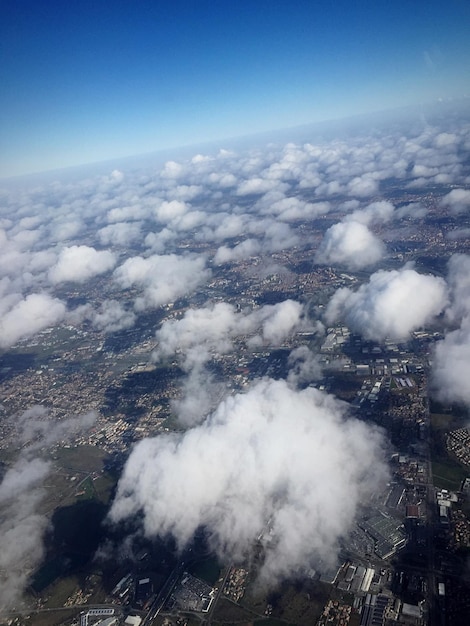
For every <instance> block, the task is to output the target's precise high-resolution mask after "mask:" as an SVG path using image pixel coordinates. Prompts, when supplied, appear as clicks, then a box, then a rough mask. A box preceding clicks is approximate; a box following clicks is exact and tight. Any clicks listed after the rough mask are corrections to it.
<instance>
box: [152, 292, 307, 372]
mask: <svg viewBox="0 0 470 626" xmlns="http://www.w3.org/2000/svg"><path fill="white" fill-rule="evenodd" d="M302 316H303V307H302V305H301V304H299V303H298V302H295V301H294V300H285V301H284V302H280V303H278V304H274V305H265V306H262V307H259V308H257V309H253V310H252V311H250V310H245V311H237V309H236V308H235V307H234V306H233V305H231V304H228V303H226V302H218V303H216V304H214V305H210V306H208V307H205V308H200V309H189V310H188V311H186V313H185V314H184V316H183V317H182V318H181V319H180V320H167V321H165V322H163V324H162V326H161V327H160V328H159V330H158V331H157V332H156V335H155V336H156V338H157V340H158V347H157V350H156V351H155V352H154V355H153V356H154V358H155V359H161V358H165V357H168V356H171V355H174V354H175V353H176V352H177V351H178V352H180V353H181V354H182V356H183V364H185V367H186V368H187V369H189V368H190V367H192V366H193V365H194V364H197V363H203V362H206V361H207V360H208V359H209V358H210V355H211V353H217V354H225V353H227V352H230V351H231V350H232V349H233V340H234V339H235V338H237V337H243V338H245V339H246V341H248V343H249V345H251V346H255V345H263V344H265V345H280V344H281V343H282V342H283V341H284V340H285V339H286V338H287V337H288V336H289V335H290V334H291V333H293V332H294V331H295V330H296V329H299V328H300V327H301V324H302V323H303V317H302Z"/></svg>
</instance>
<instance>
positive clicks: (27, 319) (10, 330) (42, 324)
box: [0, 293, 66, 348]
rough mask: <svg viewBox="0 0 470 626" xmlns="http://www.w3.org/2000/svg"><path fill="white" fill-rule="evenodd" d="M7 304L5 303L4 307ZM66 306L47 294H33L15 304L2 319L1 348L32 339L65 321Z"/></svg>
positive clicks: (4, 313) (0, 326)
mask: <svg viewBox="0 0 470 626" xmlns="http://www.w3.org/2000/svg"><path fill="white" fill-rule="evenodd" d="M4 304H5V303H3V305H4ZM65 313H66V306H65V304H64V303H63V302H62V301H61V300H59V299H58V298H52V297H51V296H49V295H48V294H45V293H33V294H30V295H29V296H26V298H24V299H21V300H20V301H19V302H15V303H14V305H13V306H11V307H9V308H8V309H7V310H6V311H4V312H3V314H2V315H1V317H0V346H1V347H2V348H6V347H9V346H12V345H13V344H15V343H16V342H17V341H18V340H19V339H22V338H24V337H31V336H32V335H34V334H36V333H37V332H39V331H40V330H43V329H44V328H47V327H49V326H53V325H55V324H57V323H58V322H60V321H61V320H63V318H64V316H65Z"/></svg>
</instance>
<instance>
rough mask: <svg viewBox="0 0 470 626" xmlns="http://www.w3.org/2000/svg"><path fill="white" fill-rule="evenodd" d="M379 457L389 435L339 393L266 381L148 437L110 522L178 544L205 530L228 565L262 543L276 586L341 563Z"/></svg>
mask: <svg viewBox="0 0 470 626" xmlns="http://www.w3.org/2000/svg"><path fill="white" fill-rule="evenodd" d="M382 458H383V450H382V441H381V436H380V433H379V432H378V431H377V430H375V429H373V428H372V429H371V428H369V427H368V426H366V425H365V424H363V423H362V422H359V421H357V420H355V419H352V418H348V417H347V416H346V411H345V406H344V405H343V404H342V403H340V402H338V401H337V400H336V399H334V398H333V397H332V396H329V395H326V394H324V393H322V392H320V391H318V390H316V389H313V388H307V389H305V390H303V391H294V390H292V389H291V388H290V387H289V386H288V385H287V383H286V382H284V381H273V380H264V381H260V382H257V383H256V384H254V385H253V386H252V387H251V389H250V390H249V391H248V392H247V393H246V394H243V395H236V396H233V397H229V398H227V399H226V400H224V401H223V402H222V403H221V404H220V405H219V406H218V408H217V410H216V411H215V412H214V413H213V414H212V415H211V416H210V417H209V418H207V420H205V421H204V423H202V424H200V425H198V426H196V427H194V428H192V429H190V430H188V431H186V432H185V433H184V434H177V435H176V434H174V435H169V436H163V437H158V438H156V439H147V440H144V441H142V442H140V443H139V444H138V445H137V446H136V447H135V448H134V451H133V453H132V454H131V456H130V458H129V460H128V462H127V464H126V467H125V469H124V472H123V475H122V477H121V480H120V482H119V486H118V492H117V496H116V499H115V501H114V503H113V506H112V508H111V512H110V518H111V520H112V521H114V522H117V521H119V520H123V519H126V518H128V517H130V516H133V515H136V514H138V513H140V512H142V514H143V524H144V529H145V533H146V534H147V535H148V536H156V535H160V536H165V535H166V534H171V535H173V536H174V537H175V539H176V541H177V543H178V545H179V546H180V547H181V548H182V547H184V546H185V545H187V543H188V542H189V541H191V539H192V537H193V536H194V533H195V531H196V530H197V529H199V528H201V527H203V528H205V529H206V531H207V533H208V537H209V542H210V544H211V547H212V548H213V549H214V550H215V551H216V552H217V554H218V555H219V556H220V557H221V558H223V559H230V560H238V559H241V558H247V557H249V556H250V554H251V553H252V551H253V548H254V547H255V545H256V543H257V541H259V542H260V543H261V544H262V546H263V548H264V562H263V564H262V566H261V571H260V573H259V576H260V579H261V581H263V582H264V583H267V584H273V583H276V582H278V581H279V580H280V579H282V578H283V577H286V576H289V575H292V574H295V573H298V572H299V571H301V569H302V568H303V567H309V566H311V565H312V564H314V563H315V562H318V560H319V559H322V560H323V561H325V562H329V563H331V562H332V561H333V560H334V558H335V556H336V553H337V549H338V544H339V542H340V540H341V538H342V537H343V536H344V535H345V534H346V533H347V532H348V530H349V529H350V528H351V525H352V524H353V523H354V519H355V516H356V514H357V511H358V508H359V507H360V505H361V504H363V503H365V502H366V501H367V498H368V497H369V496H370V495H371V493H372V492H374V490H376V489H377V488H378V487H379V485H381V483H382V481H383V480H384V478H385V477H386V475H387V471H386V468H385V467H384V464H383V461H382ZM371 468H373V471H371ZM320 503H321V504H320Z"/></svg>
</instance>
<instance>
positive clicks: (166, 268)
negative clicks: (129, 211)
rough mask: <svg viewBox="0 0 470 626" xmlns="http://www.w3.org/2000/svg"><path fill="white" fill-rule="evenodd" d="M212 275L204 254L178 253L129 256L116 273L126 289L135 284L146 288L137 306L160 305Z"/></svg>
mask: <svg viewBox="0 0 470 626" xmlns="http://www.w3.org/2000/svg"><path fill="white" fill-rule="evenodd" d="M209 276H210V271H209V270H208V269H206V260H205V258H204V257H202V256H196V255H187V256H178V255H176V254H166V255H158V254H155V255H153V256H150V257H148V258H144V257H141V256H137V257H132V258H130V259H127V261H125V262H124V263H123V264H122V265H121V266H120V267H118V268H117V269H116V271H115V273H114V278H115V280H116V281H117V282H118V283H119V284H120V285H121V287H122V288H123V289H127V288H129V287H132V286H134V285H136V286H141V287H142V288H143V296H141V297H139V298H137V300H136V303H135V304H136V308H137V309H138V310H144V309H146V308H153V307H158V306H161V305H163V304H167V303H169V302H172V301H174V300H175V299H176V298H180V297H181V296H184V295H185V294H186V293H190V292H191V291H194V289H196V287H198V286H199V285H201V283H203V282H204V281H205V280H207V279H208V278H209Z"/></svg>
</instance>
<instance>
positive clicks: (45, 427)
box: [0, 407, 96, 609]
mask: <svg viewBox="0 0 470 626" xmlns="http://www.w3.org/2000/svg"><path fill="white" fill-rule="evenodd" d="M95 420H96V414H95V413H93V412H92V413H88V414H86V415H83V416H78V417H72V418H69V419H65V420H61V421H54V420H52V419H50V418H49V416H48V412H47V410H46V409H44V407H32V408H31V409H28V410H27V411H25V412H24V413H22V414H21V415H19V416H15V417H14V425H15V428H16V429H17V431H18V438H19V441H20V442H21V443H22V444H23V447H22V450H21V452H20V455H19V458H18V459H17V461H16V462H15V463H13V464H12V465H11V466H10V467H9V468H8V470H7V472H6V473H5V475H4V477H3V480H2V481H1V483H0V608H2V609H9V608H13V607H17V606H18V605H19V603H20V602H21V597H22V594H23V591H24V590H25V588H26V586H27V584H28V581H29V577H30V575H31V573H32V572H33V571H34V569H35V568H36V567H37V566H38V565H39V563H40V562H41V559H42V558H43V556H44V544H43V537H44V533H45V532H46V529H47V528H48V526H49V519H48V517H47V516H46V515H45V514H44V513H42V512H41V511H40V508H41V504H42V502H43V500H44V497H45V495H46V490H45V488H44V482H45V480H46V478H47V477H48V476H49V474H50V473H51V471H52V469H53V467H52V463H51V462H50V461H45V460H43V459H42V458H40V456H39V455H40V454H41V453H42V452H44V450H47V449H48V448H49V447H50V446H51V445H53V444H55V443H57V442H59V441H70V440H71V439H72V438H73V437H74V436H76V435H77V434H78V433H80V432H82V431H83V430H86V429H88V428H89V427H90V426H91V425H92V424H93V423H94V421H95Z"/></svg>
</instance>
